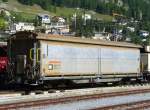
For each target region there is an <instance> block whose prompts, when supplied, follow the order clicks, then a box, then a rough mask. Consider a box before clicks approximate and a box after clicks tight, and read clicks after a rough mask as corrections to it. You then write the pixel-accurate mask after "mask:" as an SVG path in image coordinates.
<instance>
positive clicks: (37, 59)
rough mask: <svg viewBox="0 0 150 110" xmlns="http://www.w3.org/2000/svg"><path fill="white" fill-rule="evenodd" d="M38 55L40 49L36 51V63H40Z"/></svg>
mask: <svg viewBox="0 0 150 110" xmlns="http://www.w3.org/2000/svg"><path fill="white" fill-rule="evenodd" d="M39 55H40V48H38V49H36V61H37V62H40V59H39Z"/></svg>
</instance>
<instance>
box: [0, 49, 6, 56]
mask: <svg viewBox="0 0 150 110" xmlns="http://www.w3.org/2000/svg"><path fill="white" fill-rule="evenodd" d="M0 56H1V57H6V56H7V52H6V51H5V49H4V48H2V47H0Z"/></svg>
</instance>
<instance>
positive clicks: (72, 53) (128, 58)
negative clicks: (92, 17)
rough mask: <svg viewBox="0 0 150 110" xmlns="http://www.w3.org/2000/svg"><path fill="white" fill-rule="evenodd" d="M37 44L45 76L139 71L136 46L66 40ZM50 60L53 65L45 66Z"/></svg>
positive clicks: (138, 53)
mask: <svg viewBox="0 0 150 110" xmlns="http://www.w3.org/2000/svg"><path fill="white" fill-rule="evenodd" d="M41 48H42V49H41V50H42V70H44V73H45V75H47V76H49V75H79V74H81V75H89V74H95V75H98V74H99V75H100V74H110V73H111V74H114V73H116V74H119V73H139V71H140V70H139V67H140V61H139V59H140V51H139V49H136V48H122V47H120V48H117V47H113V48H112V47H103V46H97V47H96V46H95V47H93V46H91V47H90V46H88V47H86V45H82V46H81V45H80V46H77V44H74V45H67V44H66V43H64V44H63V45H59V43H58V44H57V45H56V44H55V45H54V44H50V43H49V42H47V43H46V42H42V43H41ZM50 62H54V63H50ZM56 62H57V63H56ZM58 62H59V64H58ZM51 64H52V65H53V66H56V67H57V69H56V70H54V69H53V70H48V65H51Z"/></svg>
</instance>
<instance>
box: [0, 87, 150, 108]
mask: <svg viewBox="0 0 150 110" xmlns="http://www.w3.org/2000/svg"><path fill="white" fill-rule="evenodd" d="M149 88H150V86H149V85H147V86H135V87H133V86H132V87H131V86H129V87H116V88H115V87H110V88H92V89H77V90H66V91H58V90H57V91H55V93H48V91H45V92H44V93H43V94H38V95H36V94H35V93H32V94H30V95H23V96H15V97H11V98H10V97H9V98H8V99H6V100H3V101H0V109H18V108H27V109H28V108H34V107H43V106H49V107H50V108H51V109H52V108H53V107H54V106H57V105H61V107H63V106H65V104H66V107H69V104H74V103H79V102H82V103H83V102H84V104H86V103H87V102H88V103H89V102H92V101H95V100H101V101H102V100H106V99H107V100H112V99H114V98H115V97H118V98H122V97H127V96H133V95H137V96H138V95H139V96H141V95H143V96H144V95H145V94H148V95H150V89H149ZM137 96H136V97H137ZM141 99H142V98H141ZM1 100H2V99H1ZM8 100H9V101H8ZM122 100H123V99H122ZM148 102H150V99H144V100H135V101H133V102H122V103H116V104H112V105H111V104H108V105H107V106H106V105H105V104H104V105H103V104H102V105H101V104H99V105H101V106H98V107H97V106H95V107H91V108H90V107H89V108H90V109H93V108H94V109H93V110H99V109H105V110H108V109H114V110H116V109H119V108H122V107H123V108H127V109H129V110H133V109H132V108H133V107H134V108H137V109H138V108H140V107H145V108H148V107H150V104H148ZM62 104H63V105H62ZM91 105H92V104H91ZM79 106H81V105H79ZM76 107H77V106H76ZM54 108H55V107H54ZM81 108H82V107H81ZM52 110H53V109H52ZM64 110H65V109H64Z"/></svg>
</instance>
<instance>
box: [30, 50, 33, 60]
mask: <svg viewBox="0 0 150 110" xmlns="http://www.w3.org/2000/svg"><path fill="white" fill-rule="evenodd" d="M33 51H34V49H33V48H31V49H30V54H29V57H30V59H31V60H34V59H33V57H32V53H33Z"/></svg>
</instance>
